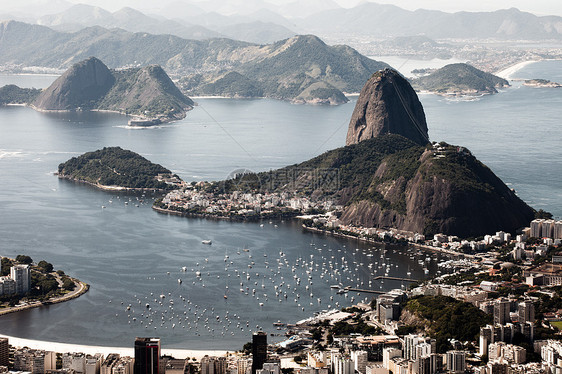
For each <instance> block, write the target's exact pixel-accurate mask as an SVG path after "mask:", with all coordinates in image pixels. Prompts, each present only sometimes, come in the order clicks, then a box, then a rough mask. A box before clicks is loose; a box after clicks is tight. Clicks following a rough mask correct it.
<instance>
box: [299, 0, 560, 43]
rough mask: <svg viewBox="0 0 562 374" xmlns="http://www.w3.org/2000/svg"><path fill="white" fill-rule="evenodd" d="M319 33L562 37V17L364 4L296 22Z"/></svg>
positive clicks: (529, 38)
mask: <svg viewBox="0 0 562 374" xmlns="http://www.w3.org/2000/svg"><path fill="white" fill-rule="evenodd" d="M297 24H298V25H299V26H300V27H303V28H305V29H306V30H307V31H308V32H311V33H314V34H318V35H333V34H341V33H347V34H354V35H372V36H377V37H378V38H381V37H396V36H411V35H425V36H427V37H429V38H432V39H449V38H453V39H454V38H461V39H489V38H494V39H503V40H520V39H521V40H540V39H562V17H557V16H543V17H538V16H536V15H534V14H531V13H526V12H521V11H520V10H518V9H516V8H511V9H503V10H497V11H494V12H457V13H446V12H441V11H437V10H425V9H418V10H415V11H409V10H405V9H402V8H399V7H397V6H394V5H388V4H377V3H370V2H368V3H363V4H360V5H358V6H356V7H353V8H349V9H343V8H339V9H331V10H326V11H323V12H319V13H316V14H314V15H311V16H309V17H305V18H303V19H302V20H299V21H297Z"/></svg>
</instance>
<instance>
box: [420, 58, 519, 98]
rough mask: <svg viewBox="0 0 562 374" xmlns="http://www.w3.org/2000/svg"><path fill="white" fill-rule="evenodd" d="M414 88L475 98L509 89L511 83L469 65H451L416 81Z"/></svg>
mask: <svg viewBox="0 0 562 374" xmlns="http://www.w3.org/2000/svg"><path fill="white" fill-rule="evenodd" d="M412 86H413V87H414V88H415V89H416V90H424V91H430V92H433V93H437V94H441V95H455V96H459V95H472V96H474V95H487V94H495V93H497V92H498V88H504V87H508V86H509V82H508V81H506V80H505V79H503V78H500V77H497V76H495V75H493V74H490V73H486V72H484V71H482V70H479V69H476V68H475V67H474V66H471V65H468V64H450V65H447V66H444V67H442V68H441V69H438V70H436V71H434V72H433V73H431V74H429V75H427V76H425V77H421V78H418V79H414V80H413V81H412Z"/></svg>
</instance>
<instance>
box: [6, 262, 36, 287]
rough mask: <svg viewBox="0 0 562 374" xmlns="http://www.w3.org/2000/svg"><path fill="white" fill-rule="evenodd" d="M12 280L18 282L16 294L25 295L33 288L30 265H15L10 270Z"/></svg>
mask: <svg viewBox="0 0 562 374" xmlns="http://www.w3.org/2000/svg"><path fill="white" fill-rule="evenodd" d="M10 278H12V279H13V280H14V281H15V282H16V293H17V294H24V293H26V292H28V291H29V288H30V287H31V271H30V269H29V265H14V266H12V267H11V268H10Z"/></svg>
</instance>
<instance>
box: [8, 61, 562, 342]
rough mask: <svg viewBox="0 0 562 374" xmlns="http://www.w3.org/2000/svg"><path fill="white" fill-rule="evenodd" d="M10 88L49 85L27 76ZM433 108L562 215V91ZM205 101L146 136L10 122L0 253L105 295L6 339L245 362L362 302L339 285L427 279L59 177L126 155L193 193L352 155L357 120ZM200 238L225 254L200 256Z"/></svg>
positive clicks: (519, 90)
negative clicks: (230, 352)
mask: <svg viewBox="0 0 562 374" xmlns="http://www.w3.org/2000/svg"><path fill="white" fill-rule="evenodd" d="M541 66H543V67H542V68H541ZM560 66H562V65H561V64H560V63H559V62H558V63H554V62H543V63H539V64H534V65H531V66H529V67H527V68H526V70H522V71H521V72H520V74H531V75H532V76H529V77H533V78H538V77H540V78H547V79H552V80H555V78H554V77H557V76H559V75H556V74H560V70H559V67H560ZM527 69H533V70H529V72H527ZM541 69H542V70H541ZM557 69H558V70H557ZM539 74H541V75H540V76H539ZM6 79H8V78H7V77H4V83H11V82H14V83H19V84H20V85H25V84H26V82H28V83H29V84H36V81H33V82H32V80H28V79H29V78H27V77H25V76H24V77H23V78H22V76H18V77H12V78H10V79H13V81H6ZM561 80H562V79H561ZM30 82H31V83H30ZM46 84H48V82H47V83H46ZM421 100H422V103H423V104H424V107H425V110H426V115H427V119H428V124H429V131H430V137H431V139H433V140H439V141H440V140H445V141H447V142H450V143H453V144H462V145H464V146H467V147H468V148H470V149H471V150H472V151H473V153H474V154H475V155H476V156H477V157H478V158H479V159H481V160H482V161H483V162H485V163H486V164H487V165H488V166H490V168H491V169H492V170H493V171H494V172H496V174H498V175H499V176H500V177H501V178H502V179H503V180H504V181H506V182H507V183H509V184H510V186H511V187H513V188H515V189H516V190H517V192H518V193H519V195H520V196H521V197H522V198H523V199H524V200H525V201H527V202H528V203H530V204H531V205H532V206H534V207H535V208H543V209H546V210H549V211H551V212H553V213H554V214H555V215H557V216H559V217H560V216H562V192H561V191H562V189H561V188H560V187H561V186H562V176H561V173H560V165H561V162H562V150H561V149H560V146H559V139H560V138H561V137H562V136H561V135H562V133H561V132H562V130H561V128H560V125H559V123H560V121H559V119H560V115H561V111H562V109H561V108H562V106H561V105H560V104H561V100H562V91H560V90H554V89H550V90H549V89H535V88H527V87H523V86H520V85H515V86H514V87H513V88H510V89H508V90H505V92H502V93H501V94H499V95H494V96H489V97H484V98H481V99H479V100H476V101H460V102H459V101H447V100H445V99H442V98H439V97H436V96H432V95H424V96H422V97H421ZM197 101H198V102H199V104H200V106H199V107H196V108H195V109H194V110H193V111H192V112H190V113H189V114H188V117H187V118H186V119H185V120H183V121H180V122H178V123H174V124H169V125H166V126H162V127H158V128H152V129H135V130H132V129H128V128H126V127H125V125H126V121H127V119H126V117H124V116H120V115H115V114H102V113H79V114H49V115H47V114H42V113H36V112H34V111H33V110H31V109H28V108H23V107H7V108H0V172H1V175H2V178H0V191H2V192H1V193H0V206H1V207H2V208H1V211H2V214H0V237H1V238H2V240H1V241H0V254H1V255H6V256H15V255H17V254H20V253H26V254H29V255H31V256H32V257H33V258H34V259H35V260H40V259H45V260H47V261H49V262H52V263H53V264H54V266H55V268H57V269H58V268H60V269H63V270H65V271H67V272H68V273H70V274H71V275H74V276H77V277H79V278H80V279H82V280H84V281H86V282H88V283H90V284H91V286H92V287H91V290H90V292H88V294H86V295H84V296H82V297H80V298H79V299H77V300H74V301H71V302H68V303H64V304H60V305H54V306H50V307H46V308H41V309H35V310H30V311H27V312H24V313H19V314H12V315H7V316H4V317H1V318H0V332H1V333H3V334H7V335H15V336H19V337H25V338H37V339H43V340H56V341H63V342H71V343H87V344H97V345H116V346H130V345H131V342H132V340H133V339H134V337H135V336H139V335H149V336H160V337H161V338H162V340H163V344H164V345H165V346H167V347H179V348H182V347H183V348H192V349H193V348H217V349H239V348H240V347H241V346H242V344H243V343H245V342H246V341H248V340H249V339H250V330H255V329H256V325H257V326H259V327H262V328H264V329H265V330H266V331H268V332H276V330H274V329H273V326H272V322H275V321H277V320H278V319H279V320H281V321H283V322H289V323H291V322H295V321H297V320H299V319H302V318H305V317H307V316H309V315H310V314H311V313H312V312H313V311H318V310H321V309H325V308H327V307H328V305H330V306H331V307H334V306H336V303H338V304H337V305H339V306H345V305H350V304H351V298H352V297H354V298H355V301H357V300H359V299H362V298H364V297H365V295H357V294H352V293H350V294H349V295H347V296H345V295H337V294H335V292H333V291H332V290H331V289H330V287H329V285H330V284H334V283H339V282H341V283H342V284H344V285H360V286H361V282H363V286H365V287H368V284H369V280H371V286H372V287H373V288H378V289H390V288H394V287H400V286H401V285H400V283H396V282H385V283H384V284H380V283H377V282H376V281H372V275H380V274H382V273H384V271H385V269H386V267H387V266H388V265H389V264H391V266H390V269H389V271H390V274H391V275H402V276H404V275H405V273H406V272H407V269H410V270H411V271H412V277H414V278H417V277H422V275H423V271H422V268H421V267H420V265H418V262H417V259H411V258H410V257H409V256H408V255H407V254H405V253H402V252H393V251H388V252H386V253H383V252H381V250H380V249H371V248H370V246H365V245H363V244H358V243H355V242H349V241H345V240H338V239H334V238H326V237H323V236H317V235H312V234H309V233H303V232H302V231H301V230H300V228H299V227H298V225H296V224H295V223H289V222H287V223H285V222H272V223H271V224H270V223H269V222H264V225H263V227H262V226H260V225H259V224H255V223H232V222H222V221H205V220H197V219H183V218H179V217H168V216H163V215H159V214H157V213H155V212H153V211H152V210H151V209H150V202H151V199H152V197H151V196H144V197H142V196H136V195H126V194H119V195H116V194H112V193H109V192H104V191H98V190H95V189H93V188H90V187H88V186H84V185H77V184H74V183H71V182H68V181H60V180H58V179H57V178H56V177H54V176H53V175H52V173H53V172H54V171H55V170H56V169H57V165H58V164H59V163H60V162H63V161H66V160H67V159H68V158H70V157H72V156H75V155H78V154H81V153H83V152H86V151H91V150H95V149H99V148H101V147H104V146H114V145H119V146H121V147H123V148H126V149H131V150H133V151H135V152H139V153H140V154H142V155H144V156H145V157H147V158H149V159H150V160H152V161H154V162H157V163H160V164H162V165H164V166H166V167H168V168H170V169H172V170H173V171H174V172H177V173H178V174H179V175H180V176H181V177H182V178H184V179H186V180H204V179H206V180H213V179H215V180H216V179H222V178H224V177H225V176H227V175H228V174H229V173H230V172H231V171H233V170H235V169H239V168H249V169H252V170H256V171H258V170H268V169H270V168H277V167H281V166H285V165H288V164H293V163H297V162H300V161H303V160H306V159H309V158H311V157H313V156H315V155H318V154H319V153H321V152H324V151H326V150H329V149H333V148H335V147H338V146H342V145H343V144H344V142H345V134H346V131H347V124H348V121H349V117H350V115H351V112H352V111H353V106H354V103H353V102H352V103H350V104H347V105H342V106H339V107H317V106H299V105H291V104H288V103H283V102H277V101H273V100H223V99H199V100H197ZM139 199H140V200H143V202H141V201H139ZM125 201H127V204H125ZM137 205H138V207H137ZM102 206H105V207H106V208H102ZM203 239H212V240H213V245H212V246H205V245H203V244H201V240H203ZM243 248H247V249H249V251H248V252H245V251H243V250H242V249H243ZM238 253H240V254H238ZM381 255H382V258H381ZM227 256H228V258H227ZM250 256H252V257H251V258H250ZM225 260H226V261H225ZM231 261H232V264H231V263H230V262H231ZM330 261H331V264H330ZM436 261H437V259H434V260H433V261H432V262H431V264H430V269H435V263H436ZM252 262H253V264H252ZM375 262H376V263H375ZM383 262H384V263H385V265H384V267H383V266H382V263H383ZM197 264H199V265H197ZM369 264H372V265H371V269H369V268H368V265H369ZM330 265H331V267H330ZM183 266H185V267H186V269H187V271H186V272H182V271H181V268H182V267H183ZM249 266H251V268H250V267H249ZM335 269H337V271H336V270H335ZM307 270H308V272H309V273H310V278H309V274H307V272H306V271H307ZM196 271H200V272H201V277H200V279H199V278H198V277H197V276H196ZM168 272H169V274H168ZM248 275H249V276H250V279H249V280H248V279H247V277H248ZM295 276H296V277H297V278H298V279H300V282H299V284H297V280H296V279H295ZM178 279H181V281H182V283H181V284H180V283H178ZM240 283H242V285H240ZM275 286H277V289H276V288H275ZM306 286H308V289H307V288H306ZM227 287H228V288H227ZM241 288H242V290H243V291H244V292H240V289H241ZM253 289H255V290H256V292H255V294H254V293H253V292H252V290H253ZM280 289H283V291H282V292H280ZM276 291H277V292H278V293H279V295H276V294H275V293H276ZM246 293H248V294H247V295H246ZM225 294H226V296H227V298H226V299H225V298H224V296H225ZM264 294H266V295H267V296H264ZM285 294H287V298H286V299H285V297H284V295H285ZM297 294H298V298H297ZM310 294H312V296H311V295H310ZM160 295H164V296H165V298H164V299H161V298H160ZM330 297H332V300H330ZM319 298H320V300H318V299H319ZM170 299H172V300H173V304H171V303H170ZM295 299H296V301H295ZM155 300H156V301H155ZM121 303H123V304H121ZM147 303H148V304H149V306H150V308H151V309H150V310H147V309H146V307H145V305H146V304H147ZM160 303H161V304H162V305H160ZM260 303H263V306H260ZM311 303H312V305H311ZM129 304H131V308H130V310H126V307H127V306H128V305H129ZM299 304H300V305H299ZM303 308H304V311H303ZM184 312H185V314H184ZM195 312H197V314H195ZM227 312H228V313H227ZM198 317H199V319H197V318H198ZM217 317H218V319H217ZM207 319H208V320H207ZM151 320H152V321H151ZM206 320H207V321H206ZM141 321H142V322H143V323H142V324H141V323H140V322H141ZM246 324H247V325H248V326H246ZM172 326H173V328H172ZM155 327H156V329H155Z"/></svg>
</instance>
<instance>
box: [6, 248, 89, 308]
mask: <svg viewBox="0 0 562 374" xmlns="http://www.w3.org/2000/svg"><path fill="white" fill-rule="evenodd" d="M0 286H1V287H0V315H3V314H8V313H13V312H19V311H21V310H25V309H30V308H35V307H38V306H41V305H49V304H56V303H61V302H64V301H68V300H72V299H74V298H77V297H78V296H80V295H83V294H84V293H86V292H87V291H88V289H89V287H90V286H89V285H88V284H86V283H83V282H81V281H79V280H78V279H76V278H72V277H69V276H68V275H66V274H65V273H64V271H62V270H57V271H55V270H54V268H53V265H52V264H51V263H49V262H47V261H45V260H41V261H39V262H38V263H36V264H35V263H34V262H33V260H32V259H31V257H29V256H27V255H18V256H16V258H15V259H12V258H8V257H2V274H1V276H0Z"/></svg>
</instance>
